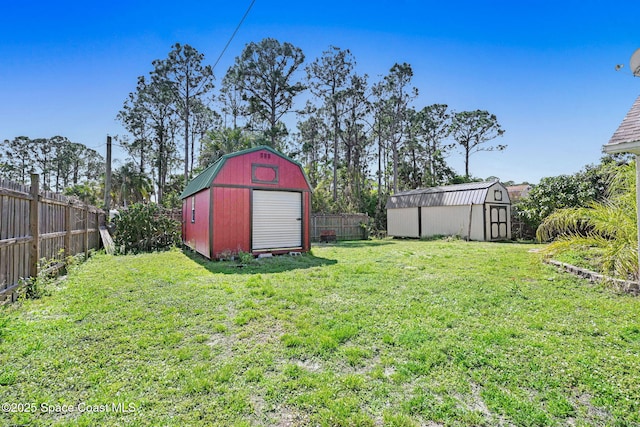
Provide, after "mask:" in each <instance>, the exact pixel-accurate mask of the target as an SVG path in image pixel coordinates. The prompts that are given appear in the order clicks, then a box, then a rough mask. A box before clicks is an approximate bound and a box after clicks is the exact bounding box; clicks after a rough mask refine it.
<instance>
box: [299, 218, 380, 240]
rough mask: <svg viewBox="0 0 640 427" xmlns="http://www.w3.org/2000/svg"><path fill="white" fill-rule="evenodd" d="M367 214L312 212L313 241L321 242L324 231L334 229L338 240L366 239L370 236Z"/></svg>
mask: <svg viewBox="0 0 640 427" xmlns="http://www.w3.org/2000/svg"><path fill="white" fill-rule="evenodd" d="M368 226H369V215H367V214H361V213H358V214H320V213H315V214H314V213H312V214H311V241H312V242H319V241H320V236H321V235H322V233H323V232H327V231H330V230H333V231H335V232H336V238H337V239H338V240H364V239H367V238H368V237H369V235H368V232H367V229H368Z"/></svg>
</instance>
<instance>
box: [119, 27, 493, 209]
mask: <svg viewBox="0 0 640 427" xmlns="http://www.w3.org/2000/svg"><path fill="white" fill-rule="evenodd" d="M152 66H153V69H152V70H151V71H150V72H149V74H148V75H146V76H140V77H138V81H137V86H136V89H135V90H134V91H132V92H131V93H130V94H129V96H128V97H127V99H126V100H125V102H124V105H123V108H122V110H121V111H120V112H119V114H118V119H119V120H120V122H121V123H122V124H123V125H124V127H125V128H126V129H127V131H128V132H129V135H130V137H129V138H128V139H126V140H124V141H123V142H122V145H123V146H124V147H125V149H126V150H127V153H128V155H129V156H130V160H131V165H132V166H133V171H135V172H136V173H138V174H142V175H146V176H148V177H150V179H151V180H152V181H153V183H154V185H155V188H156V196H157V198H158V200H159V201H160V202H161V203H162V202H163V201H166V198H167V197H169V194H168V192H169V191H171V190H170V189H169V187H173V188H175V187H176V181H178V180H177V178H176V177H175V175H176V172H177V171H178V169H179V168H182V171H183V172H182V174H181V175H182V182H183V183H185V182H187V181H188V180H189V179H190V178H191V177H192V176H193V175H194V174H196V173H197V172H199V171H200V170H202V169H203V168H204V167H206V166H207V165H209V164H211V163H212V162H214V161H215V160H217V159H218V158H219V157H220V156H222V155H224V154H226V153H229V152H233V151H236V150H239V149H243V148H249V147H252V146H256V145H269V146H271V147H273V148H275V149H277V150H280V151H282V152H284V153H285V154H287V155H289V156H291V157H293V158H295V159H297V160H299V161H301V162H302V163H303V165H304V166H305V168H306V170H307V173H308V175H309V178H310V180H311V183H312V185H313V186H314V188H315V193H314V209H315V210H316V211H341V212H348V211H361V212H362V211H364V212H369V213H375V211H376V210H380V209H381V208H382V207H383V205H384V201H385V200H386V196H387V195H388V194H390V193H391V192H397V191H401V190H404V189H410V188H416V187H420V186H432V185H439V184H446V183H452V182H461V181H465V180H470V179H473V178H472V175H471V172H470V168H469V164H470V156H471V155H473V154H474V153H476V152H478V151H490V150H503V149H504V148H505V146H504V145H490V144H488V142H489V141H491V140H493V139H494V138H496V137H499V136H501V135H502V134H503V133H504V130H503V129H502V128H501V126H500V124H499V123H498V120H497V118H496V116H495V115H494V114H491V113H489V112H487V111H484V110H474V111H461V112H455V111H451V110H450V109H449V107H448V106H447V105H444V104H436V105H429V106H425V107H422V108H417V107H416V106H415V105H414V101H415V100H416V98H417V96H418V88H416V87H414V86H413V85H412V79H413V75H414V74H413V69H412V67H411V65H409V64H407V63H401V64H400V63H398V64H394V65H393V66H392V67H391V68H390V69H389V72H388V74H387V75H385V76H383V77H382V78H381V79H380V80H379V81H377V82H371V81H370V78H369V76H368V75H367V74H361V73H359V72H357V70H356V60H355V57H354V56H353V54H352V53H351V52H350V51H349V50H348V49H341V48H338V47H334V46H330V47H329V48H328V49H327V50H326V51H324V52H323V53H322V55H321V56H320V57H318V58H316V59H314V60H311V61H306V58H305V55H304V53H303V52H302V50H301V49H300V48H299V47H296V46H294V45H293V44H291V43H288V42H280V41H278V40H275V39H272V38H266V39H264V40H262V41H260V42H252V43H249V44H247V45H246V46H245V48H244V50H243V51H242V52H241V54H240V55H239V56H237V57H236V58H235V61H234V63H233V65H232V66H231V67H229V69H228V70H227V72H226V73H225V75H224V76H223V78H222V79H221V81H220V83H219V86H220V87H219V89H218V90H217V91H215V89H216V88H215V84H214V75H213V70H212V68H211V67H210V66H208V65H205V63H204V55H203V54H202V53H200V52H198V51H197V50H196V49H195V48H193V47H192V46H189V45H181V44H175V45H174V46H172V50H171V51H170V53H169V55H168V56H167V58H166V59H163V60H156V61H153V62H152ZM302 99H304V100H305V102H304V105H303V106H302V107H299V105H300V104H301V103H302V101H300V100H302ZM296 101H297V102H296ZM293 122H295V125H292V124H291V123H293ZM456 146H457V147H458V148H459V149H460V151H461V152H462V153H463V154H464V156H465V172H464V174H463V175H461V176H460V175H458V174H457V173H456V172H455V171H454V170H453V169H452V168H451V167H449V165H448V164H447V162H446V159H447V157H448V156H449V154H450V153H451V152H452V150H453V149H454V147H456ZM172 176H173V178H172ZM169 198H170V199H171V197H169Z"/></svg>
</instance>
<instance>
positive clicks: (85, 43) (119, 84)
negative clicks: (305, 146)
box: [0, 0, 640, 183]
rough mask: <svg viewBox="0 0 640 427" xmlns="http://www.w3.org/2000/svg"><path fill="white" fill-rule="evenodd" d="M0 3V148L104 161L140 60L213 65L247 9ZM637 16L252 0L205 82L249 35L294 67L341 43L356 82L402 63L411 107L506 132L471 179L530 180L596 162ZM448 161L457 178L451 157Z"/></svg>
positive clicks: (633, 87) (638, 5) (637, 9)
mask: <svg viewBox="0 0 640 427" xmlns="http://www.w3.org/2000/svg"><path fill="white" fill-rule="evenodd" d="M6 3H8V4H6ZM6 3H5V4H3V6H2V10H1V12H0V140H4V139H11V138H14V137H16V136H20V135H26V136H30V137H33V138H36V137H50V136H54V135H63V136H66V137H69V138H70V139H71V140H72V141H75V142H80V143H83V144H85V145H87V146H90V147H93V148H96V149H97V150H98V151H99V152H101V153H103V154H104V150H105V148H104V145H105V144H104V141H105V139H106V135H107V134H111V135H118V134H123V133H124V130H123V129H122V127H121V126H120V124H119V123H118V122H117V121H116V120H115V117H116V114H117V113H118V111H119V110H120V108H121V107H122V103H123V102H124V100H125V98H126V97H127V95H128V93H129V92H131V91H132V90H134V89H135V84H136V78H137V77H138V76H140V75H144V74H147V73H148V72H149V71H151V68H152V67H151V62H152V61H153V60H154V59H163V58H165V57H166V56H167V54H168V52H169V51H170V49H171V45H172V44H174V43H175V42H180V43H183V44H184V43H188V44H191V45H192V46H194V47H195V48H196V49H198V50H199V51H200V52H202V53H204V54H205V58H206V62H207V63H209V64H213V62H215V60H216V59H217V58H218V55H219V54H220V53H221V51H222V49H223V48H224V45H225V44H226V42H227V40H228V39H229V37H230V35H231V34H232V32H233V30H234V29H235V27H236V25H237V24H238V22H239V20H240V18H241V17H242V15H243V14H244V12H245V10H246V8H247V6H248V5H249V3H250V0H246V1H245V0H242V1H240V0H238V1H224V2H221V1H183V2H168V1H165V0H158V1H154V2H141V1H135V0H132V1H110V2H79V1H58V2H49V1H48V2H41V1H24V2H14V1H12V2H6ZM638 16H640V2H637V1H633V2H632V1H616V2H613V1H590V0H583V1H546V0H545V1H531V2H518V1H490V2H482V1H474V2H471V1H466V0H464V1H457V2H430V1H418V0H394V1H386V0H371V1H350V0H342V1H337V0H324V1H321V2H305V1H299V0H298V1H293V0H271V1H267V0H256V2H255V5H254V6H253V8H252V10H251V12H250V14H249V16H248V17H247V19H246V21H245V22H244V24H243V26H242V27H241V29H240V31H239V32H238V34H237V35H236V38H235V39H234V40H233V41H232V43H231V44H230V46H229V48H228V50H227V51H226V53H225V55H224V56H223V58H222V59H221V61H220V63H219V64H218V66H217V67H216V69H215V74H216V79H217V83H218V84H219V82H220V80H221V79H222V76H223V75H224V73H225V71H226V70H227V68H228V67H229V66H230V65H231V63H232V62H233V60H234V58H235V56H237V55H239V54H240V52H241V51H242V49H243V47H244V46H245V44H246V43H248V42H251V41H260V40H262V39H263V38H265V37H274V38H276V39H278V40H280V41H288V42H291V43H293V44H294V45H297V46H299V47H300V48H302V50H303V51H304V53H305V55H306V57H307V60H308V61H311V60H313V59H314V58H316V57H318V56H319V55H320V54H321V53H322V51H323V50H326V49H327V47H328V46H329V45H334V46H338V47H341V48H344V49H350V50H351V51H352V53H353V55H354V56H355V58H356V60H357V62H358V65H357V71H358V72H360V73H366V74H368V75H369V80H370V82H374V81H377V80H379V78H380V76H382V75H384V74H385V73H386V72H387V71H388V70H389V68H390V67H391V66H392V65H393V64H394V63H395V62H408V63H409V64H411V65H412V67H413V71H414V81H413V83H414V85H415V86H416V87H417V88H418V89H419V91H420V95H419V97H418V98H417V99H416V101H415V106H416V107H417V108H422V107H423V106H426V105H429V104H433V103H446V104H448V105H449V106H450V108H451V109H453V110H456V111H463V110H474V109H486V110H488V111H490V112H491V113H494V114H496V115H497V117H498V120H499V122H500V123H501V125H502V127H503V128H504V129H505V130H506V133H505V135H504V137H502V138H500V139H499V140H498V141H497V142H499V143H501V144H507V145H508V148H507V150H506V151H504V152H502V153H478V154H476V155H474V156H473V157H472V158H471V163H470V169H471V173H472V174H473V175H474V176H478V177H482V178H486V177H488V176H498V177H500V178H501V179H502V180H513V181H517V182H521V181H528V182H532V183H536V182H538V181H539V179H540V178H541V177H545V176H555V175H560V174H570V173H573V172H576V171H578V170H579V169H581V168H582V167H583V166H584V165H586V164H589V163H595V162H597V161H598V160H599V158H600V156H601V147H602V145H603V144H605V143H606V142H607V141H608V140H609V138H610V137H611V135H612V134H613V132H614V131H615V130H616V128H617V127H618V125H619V124H620V122H621V121H622V119H623V118H624V115H625V114H626V112H627V110H628V109H629V108H630V107H631V105H632V103H633V101H634V100H635V98H636V97H637V96H638V94H640V78H634V77H633V76H632V75H631V73H630V71H629V67H628V62H629V57H630V56H631V54H632V53H633V52H634V51H635V49H637V48H639V47H640V37H638V36H637V27H638V24H637V19H638ZM616 64H625V68H623V69H622V70H621V71H619V72H616V71H615V70H614V67H615V65H616ZM301 75H302V74H301ZM293 119H294V118H291V119H290V120H293ZM116 157H120V158H122V157H123V156H122V154H121V153H116ZM449 162H450V164H451V165H452V166H453V167H454V168H455V169H456V170H457V171H458V172H462V171H463V170H464V165H463V162H462V157H461V156H460V155H459V154H456V153H453V154H452V155H451V157H450V158H449Z"/></svg>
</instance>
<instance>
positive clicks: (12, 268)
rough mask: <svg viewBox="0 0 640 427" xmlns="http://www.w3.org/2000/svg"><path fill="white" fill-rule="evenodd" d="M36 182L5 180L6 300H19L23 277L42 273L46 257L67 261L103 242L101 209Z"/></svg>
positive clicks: (1, 254)
mask: <svg viewBox="0 0 640 427" xmlns="http://www.w3.org/2000/svg"><path fill="white" fill-rule="evenodd" d="M39 185H40V179H39V176H38V175H37V174H33V175H31V185H30V186H27V185H22V184H17V183H14V182H10V181H5V180H0V215H1V216H0V302H2V301H6V300H11V301H13V300H15V298H16V291H17V290H18V289H19V287H20V284H21V279H23V278H28V277H36V276H37V275H38V273H39V268H40V260H42V259H46V260H47V261H54V262H55V261H58V262H63V261H64V258H66V257H67V256H70V255H77V254H79V253H84V254H85V256H88V253H89V250H90V249H97V248H99V247H100V231H99V224H100V222H101V221H102V220H103V218H104V212H102V211H101V210H99V209H97V208H95V207H93V206H89V205H86V204H82V203H80V202H78V201H77V200H75V199H72V198H69V197H66V196H63V195H61V194H56V193H50V192H40V190H39Z"/></svg>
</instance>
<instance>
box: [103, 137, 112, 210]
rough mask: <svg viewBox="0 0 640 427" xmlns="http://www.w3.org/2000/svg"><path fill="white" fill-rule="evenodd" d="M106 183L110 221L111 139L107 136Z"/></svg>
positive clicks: (106, 201)
mask: <svg viewBox="0 0 640 427" xmlns="http://www.w3.org/2000/svg"><path fill="white" fill-rule="evenodd" d="M106 169H107V170H106V177H105V182H104V210H105V211H106V212H107V222H108V221H109V209H110V208H111V137H110V136H109V135H107V168H106Z"/></svg>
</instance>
